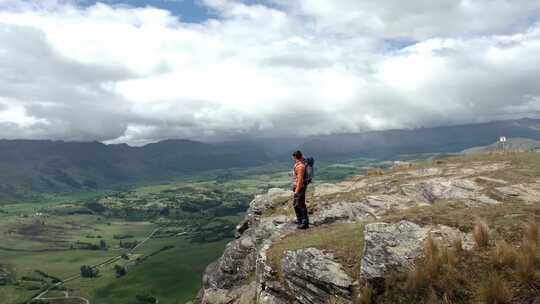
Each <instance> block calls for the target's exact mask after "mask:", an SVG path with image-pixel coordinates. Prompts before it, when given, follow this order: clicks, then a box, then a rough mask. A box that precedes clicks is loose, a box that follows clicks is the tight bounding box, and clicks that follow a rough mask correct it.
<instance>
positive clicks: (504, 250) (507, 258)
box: [490, 241, 517, 267]
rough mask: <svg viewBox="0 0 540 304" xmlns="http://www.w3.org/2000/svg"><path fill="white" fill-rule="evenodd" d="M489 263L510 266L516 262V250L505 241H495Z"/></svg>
mask: <svg viewBox="0 0 540 304" xmlns="http://www.w3.org/2000/svg"><path fill="white" fill-rule="evenodd" d="M490 258H491V263H492V264H493V265H494V266H497V267H502V266H509V267H512V266H514V264H515V263H516V258H517V251H516V250H515V249H514V247H512V246H511V245H510V244H508V243H507V242H505V241H500V242H497V245H496V246H495V248H494V249H493V251H492V252H491V256H490Z"/></svg>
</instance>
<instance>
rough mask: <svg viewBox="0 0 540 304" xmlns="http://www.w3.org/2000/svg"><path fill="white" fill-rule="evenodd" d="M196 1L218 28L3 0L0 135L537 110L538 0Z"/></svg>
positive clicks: (264, 131)
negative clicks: (251, 2)
mask: <svg viewBox="0 0 540 304" xmlns="http://www.w3.org/2000/svg"><path fill="white" fill-rule="evenodd" d="M435 3H437V5H435ZM149 4H151V2H149ZM405 4H406V5H405ZM204 5H206V6H207V8H208V9H209V10H211V11H212V12H214V13H215V14H216V16H217V17H216V18H213V19H209V20H207V21H204V22H201V23H184V22H182V19H181V18H179V17H177V16H175V15H173V14H172V13H171V12H169V11H166V10H162V9H156V8H152V7H151V5H149V6H147V7H144V8H134V7H129V6H126V5H109V4H103V3H98V4H95V5H92V6H81V5H80V4H78V3H77V2H76V1H59V0H56V1H53V0H50V1H23V2H21V1H13V0H0V127H1V128H0V137H1V138H55V139H67V140H99V141H105V142H128V143H133V144H140V143H145V142H149V141H156V140H160V139H164V138H191V139H201V140H216V139H217V140H220V139H227V138H238V137H242V136H291V135H301V136H305V135H313V134H331V133H335V132H358V131H363V130H372V129H387V128H409V127H421V126H435V125H441V124H455V123H465V122H477V121H487V120H493V119H500V118H512V117H522V116H538V113H539V111H540V106H539V100H540V87H539V86H538V85H537V75H538V74H539V73H540V59H539V56H538V54H539V53H540V23H539V22H538V21H537V20H538V18H539V17H540V1H539V0H522V1H507V0H504V1H503V0H496V1H493V0H477V1H472V0H461V1H456V0H441V1H428V0H414V1H397V0H394V1H392V0H384V1H376V2H374V1H363V0H332V1H329V0H326V1H323V0H309V1H307V0H306V1H304V0H294V1H281V0H274V1H271V2H267V3H266V4H246V3H242V2H240V1H233V0H205V1H204Z"/></svg>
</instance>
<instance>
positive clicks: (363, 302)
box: [354, 283, 374, 304]
mask: <svg viewBox="0 0 540 304" xmlns="http://www.w3.org/2000/svg"><path fill="white" fill-rule="evenodd" d="M373 295H374V292H373V288H371V286H369V284H368V283H364V284H362V286H360V288H359V290H358V295H357V297H356V301H355V302H354V303H356V304H371V303H373Z"/></svg>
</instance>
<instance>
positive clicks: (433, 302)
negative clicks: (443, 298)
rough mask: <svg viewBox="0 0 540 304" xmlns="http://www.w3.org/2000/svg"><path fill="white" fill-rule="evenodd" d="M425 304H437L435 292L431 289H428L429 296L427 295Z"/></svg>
mask: <svg viewBox="0 0 540 304" xmlns="http://www.w3.org/2000/svg"><path fill="white" fill-rule="evenodd" d="M426 304H439V298H438V297H437V293H436V292H435V290H434V289H433V288H430V289H429V294H428V298H427V301H426Z"/></svg>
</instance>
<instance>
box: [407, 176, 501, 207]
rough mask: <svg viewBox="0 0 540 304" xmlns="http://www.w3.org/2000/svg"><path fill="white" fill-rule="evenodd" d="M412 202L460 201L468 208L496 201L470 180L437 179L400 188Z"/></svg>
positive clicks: (495, 202)
mask: <svg viewBox="0 0 540 304" xmlns="http://www.w3.org/2000/svg"><path fill="white" fill-rule="evenodd" d="M401 189H402V192H403V193H404V194H405V195H406V196H408V197H409V198H411V199H412V200H416V201H420V202H424V203H427V204H432V203H434V202H435V201H436V200H454V201H461V202H463V203H465V204H466V205H467V206H469V207H475V206H478V205H480V204H497V203H499V202H498V201H496V200H494V199H492V198H490V197H488V196H486V195H485V194H483V193H482V190H483V188H482V187H481V186H480V185H478V184H477V183H476V182H475V181H473V180H471V179H461V178H454V177H437V178H431V179H427V180H422V181H419V182H412V183H408V184H405V185H402V186H401Z"/></svg>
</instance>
